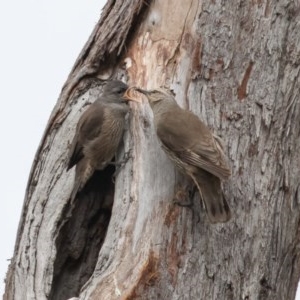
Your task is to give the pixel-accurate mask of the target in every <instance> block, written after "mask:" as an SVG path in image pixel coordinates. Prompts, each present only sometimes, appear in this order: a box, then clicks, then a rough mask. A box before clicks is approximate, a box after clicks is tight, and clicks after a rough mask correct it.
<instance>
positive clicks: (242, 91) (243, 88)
mask: <svg viewBox="0 0 300 300" xmlns="http://www.w3.org/2000/svg"><path fill="white" fill-rule="evenodd" d="M253 65H254V62H252V61H250V63H249V65H248V67H247V69H246V72H245V74H244V78H243V80H242V83H241V85H240V86H239V87H238V89H237V93H238V99H239V100H240V101H241V100H243V99H245V98H246V96H247V84H248V81H249V78H250V74H251V71H252V68H253Z"/></svg>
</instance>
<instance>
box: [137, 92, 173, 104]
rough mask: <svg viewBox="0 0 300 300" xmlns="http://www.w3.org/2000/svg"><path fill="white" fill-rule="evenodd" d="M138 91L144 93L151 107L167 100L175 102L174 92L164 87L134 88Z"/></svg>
mask: <svg viewBox="0 0 300 300" xmlns="http://www.w3.org/2000/svg"><path fill="white" fill-rule="evenodd" d="M134 89H135V90H136V91H137V92H139V93H141V94H144V95H145V96H146V97H147V99H148V101H149V104H150V106H151V107H153V106H155V105H157V104H159V103H162V102H166V101H170V102H175V99H174V96H173V95H172V93H171V92H170V91H169V90H167V89H163V88H159V89H154V90H143V89H140V88H134Z"/></svg>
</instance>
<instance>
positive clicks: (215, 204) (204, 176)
mask: <svg viewBox="0 0 300 300" xmlns="http://www.w3.org/2000/svg"><path fill="white" fill-rule="evenodd" d="M191 177H192V179H193V181H194V182H195V184H196V185H197V187H198V190H199V193H200V196H201V198H202V200H203V202H204V204H205V208H206V212H207V215H208V218H209V220H210V222H211V223H225V222H227V221H229V220H230V218H231V212H230V208H229V205H228V203H227V201H226V199H225V198H224V195H223V192H222V188H221V181H220V179H219V178H218V177H216V176H214V175H212V174H210V173H208V172H206V171H202V170H201V171H198V172H197V174H192V175H191Z"/></svg>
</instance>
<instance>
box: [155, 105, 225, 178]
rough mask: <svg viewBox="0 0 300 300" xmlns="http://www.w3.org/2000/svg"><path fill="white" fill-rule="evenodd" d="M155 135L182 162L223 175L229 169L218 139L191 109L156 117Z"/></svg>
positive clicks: (219, 175) (220, 176)
mask: <svg viewBox="0 0 300 300" xmlns="http://www.w3.org/2000/svg"><path fill="white" fill-rule="evenodd" d="M157 135H158V137H159V138H160V140H161V142H162V143H163V144H164V146H165V147H167V148H169V149H170V150H172V151H173V152H174V154H175V155H176V156H177V157H178V158H179V159H180V160H182V161H183V162H185V163H187V164H191V165H194V166H196V167H199V168H201V169H204V170H206V171H207V172H209V173H211V174H213V175H215V176H217V177H219V178H220V179H227V178H228V177H229V176H230V174H231V172H230V169H229V167H228V164H227V162H226V158H225V155H224V153H223V150H222V147H221V146H220V144H219V141H218V140H216V139H215V138H214V137H213V135H212V133H211V132H210V130H209V129H208V128H207V127H206V126H205V125H204V124H203V123H202V122H201V121H200V120H199V119H198V117H197V116H195V115H194V114H192V113H191V112H188V111H185V110H183V109H180V110H177V111H176V115H171V114H166V115H165V116H164V117H163V118H160V122H159V126H157Z"/></svg>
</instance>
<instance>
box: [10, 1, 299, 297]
mask: <svg viewBox="0 0 300 300" xmlns="http://www.w3.org/2000/svg"><path fill="white" fill-rule="evenodd" d="M299 32H300V8H299V3H296V2H294V1H288V0H283V1H275V0H268V1H242V0H240V1H232V0H230V1H221V0H215V1H206V2H201V1H198V0H184V1H180V4H179V2H178V1H171V0H166V1H165V0H156V1H151V2H150V1H149V2H146V1H141V0H135V1H121V0H117V1H109V2H108V3H107V5H106V7H105V9H104V11H103V13H102V17H101V20H100V21H99V24H97V26H96V27H95V30H94V32H93V33H92V35H91V37H90V39H89V41H88V43H87V44H86V46H85V47H84V49H83V51H82V53H81V54H80V56H79V58H78V60H77V62H76V63H75V66H74V68H73V70H72V72H71V74H70V76H69V79H68V81H67V83H66V84H65V86H64V88H63V90H62V94H61V96H60V98H59V100H58V103H57V105H56V107H55V108H54V111H53V113H52V115H51V117H50V121H49V124H48V126H47V129H46V131H45V135H44V137H43V140H42V142H41V145H40V147H39V149H38V152H37V155H36V159H35V161H34V163H33V167H32V172H31V175H30V178H29V182H28V188H27V192H26V198H25V202H24V207H23V214H22V218H21V220H20V226H19V231H18V236H17V240H16V246H15V253H14V257H13V260H12V263H11V265H10V269H9V271H8V275H7V280H6V293H5V296H4V299H17V300H18V299H24V295H26V298H25V299H39V300H40V299H41V300H42V299H67V297H71V296H80V299H278V300H281V299H294V297H295V292H296V288H297V282H298V280H299V274H300V260H299V246H300V243H299V242H300V241H299V237H300V233H299V228H300V227H299V221H300V215H299V211H300V206H299V204H300V191H299V181H300V180H299V178H300V156H299V153H298V152H299V150H298V149H299V148H300V139H299V136H300V126H299V117H300V102H299V99H298V98H299V95H300V92H299V91H300V77H299V70H300V35H299ZM94 77H98V78H99V79H102V80H103V79H106V78H108V77H118V78H122V77H124V78H127V79H128V81H129V83H134V84H136V85H139V86H141V87H144V88H154V87H157V86H160V85H166V86H168V87H170V88H171V89H172V90H173V91H174V93H175V95H176V100H177V101H178V103H179V104H180V105H181V106H182V107H185V108H187V109H190V110H192V111H193V112H195V113H196V114H198V115H199V116H200V117H201V118H202V120H203V121H204V122H205V123H207V124H208V125H209V126H210V127H211V128H212V129H213V130H214V132H215V133H216V134H218V135H220V136H221V137H222V139H223V140H224V144H225V148H226V151H227V153H228V156H229V158H230V161H231V166H232V173H233V176H232V177H231V179H230V180H229V181H228V182H226V183H225V184H224V191H225V195H226V197H227V199H228V201H229V204H230V206H231V208H232V211H233V219H232V221H230V222H229V223H227V224H224V225H211V224H210V223H209V222H208V220H207V218H206V216H205V213H204V211H203V207H202V206H201V204H200V201H199V195H198V194H196V196H195V198H194V199H193V200H194V206H193V209H190V208H182V207H178V206H176V205H174V204H173V199H174V197H175V195H176V194H178V193H177V192H178V191H179V190H182V187H185V186H188V185H189V183H188V182H187V180H186V179H185V178H183V177H182V176H181V175H180V174H178V172H177V171H176V170H175V169H174V167H173V165H172V163H171V162H170V161H169V160H168V158H167V157H166V156H165V154H164V152H163V151H162V149H161V148H160V146H159V144H158V141H157V138H156V136H155V134H154V129H153V124H152V115H151V110H150V108H149V106H148V105H147V104H146V103H145V104H143V105H137V104H132V114H131V116H130V120H129V125H128V130H127V132H126V134H125V137H124V147H123V149H121V150H120V153H119V156H121V155H122V152H124V151H127V150H128V149H132V159H131V160H130V161H129V162H128V163H127V164H126V166H125V168H124V169H122V170H121V172H120V173H119V175H118V177H117V178H116V182H115V184H113V183H112V181H111V180H110V176H111V172H112V170H106V172H105V173H104V174H103V173H101V174H98V175H97V174H96V175H97V176H99V178H104V179H101V180H97V178H96V177H95V180H96V182H102V183H103V182H104V183H103V189H101V188H100V187H99V186H98V185H94V184H91V187H89V188H90V191H91V197H90V198H89V199H80V200H81V201H77V202H76V205H75V207H72V208H71V207H69V206H68V197H69V195H70V191H71V188H72V183H73V174H72V173H66V172H65V169H64V160H65V158H66V157H65V156H66V153H67V146H68V141H69V140H70V139H71V136H72V135H73V132H74V128H75V124H76V122H77V120H78V118H79V115H80V109H81V108H82V107H83V106H84V105H85V104H86V102H88V101H90V102H92V101H93V100H94V99H95V97H96V95H97V93H99V91H100V90H101V84H102V82H100V81H99V80H96V79H92V78H94ZM105 180H107V181H105ZM104 187H105V188H104ZM186 191H188V190H187V189H186ZM184 197H188V193H186V194H185V193H183V195H182V198H184ZM112 200H113V206H112V210H111V204H112ZM103 203H104V204H105V205H104V204H103ZM107 203H108V204H107ZM71 212H72V216H70V213H71ZM107 226H108V227H107ZM106 229H107V233H106ZM105 233H106V235H105ZM74 270H75V271H74ZM62 282H63V283H66V284H61V283H62Z"/></svg>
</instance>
